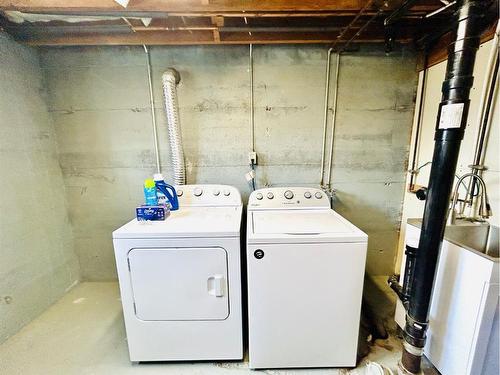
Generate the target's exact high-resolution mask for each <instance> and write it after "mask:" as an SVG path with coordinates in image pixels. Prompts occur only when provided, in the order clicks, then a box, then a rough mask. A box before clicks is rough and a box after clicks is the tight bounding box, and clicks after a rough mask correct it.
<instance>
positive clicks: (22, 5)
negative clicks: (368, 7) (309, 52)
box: [0, 0, 439, 14]
mask: <svg viewBox="0 0 500 375" xmlns="http://www.w3.org/2000/svg"><path fill="white" fill-rule="evenodd" d="M365 3H366V1H364V0H335V1H332V0H287V1H283V0H244V1H235V0H210V1H205V0H130V2H129V5H128V6H127V8H123V7H122V6H120V5H118V4H117V3H116V2H115V1H113V0H0V9H3V10H19V11H25V12H32V13H34V12H41V13H52V12H56V13H60V12H62V13H79V12H87V13H99V14H101V13H105V12H111V13H112V12H120V13H128V12H166V13H168V12H185V14H190V13H193V12H203V13H207V12H211V13H217V12H266V11H272V12H315V11H318V12H327V11H334V12H338V11H357V10H359V9H361V8H362V7H363V5H364V4H365ZM436 3H438V4H439V2H437V1H435V0H421V1H419V3H418V4H416V5H415V6H414V7H412V10H413V11H427V10H431V9H432V10H435V9H437V8H438V7H439V5H437V6H436Z"/></svg>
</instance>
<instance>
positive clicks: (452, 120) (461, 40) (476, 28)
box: [401, 0, 486, 374]
mask: <svg viewBox="0 0 500 375" xmlns="http://www.w3.org/2000/svg"><path fill="white" fill-rule="evenodd" d="M485 3H486V2H484V1H471V0H460V1H459V2H458V10H457V13H456V16H457V25H456V27H455V28H454V30H453V37H454V38H453V40H454V42H452V43H451V44H450V46H449V47H448V64H447V67H446V75H445V81H444V82H443V86H442V99H441V104H440V106H439V115H438V118H437V123H436V132H435V136H434V140H435V146H434V155H433V160H432V168H431V174H430V179H429V190H428V195H427V200H426V204H425V210H424V217H423V222H422V230H421V233H420V241H419V245H418V250H417V253H416V257H415V266H414V271H413V283H412V288H411V291H410V302H409V307H408V311H407V314H406V326H405V332H404V349H403V355H402V359H401V366H402V367H403V369H404V370H405V371H407V372H410V373H413V374H416V373H419V372H420V361H421V356H422V353H423V348H424V345H425V340H426V331H427V325H428V314H429V305H430V299H431V293H432V286H433V282H434V275H435V272H436V265H437V260H438V255H439V251H440V248H441V243H442V240H443V234H444V228H445V224H446V215H447V211H448V207H449V204H450V194H451V189H452V184H453V179H454V175H455V169H456V165H457V159H458V154H459V151H460V144H461V142H462V138H463V136H464V132H465V127H466V124H467V114H468V111H469V102H470V101H469V93H470V89H471V87H472V83H473V81H474V78H473V75H472V74H473V69H474V62H475V57H476V52H477V49H478V47H479V34H480V31H481V22H480V18H481V15H482V14H483V13H484V10H485V9H484V7H485V6H486V4H485Z"/></svg>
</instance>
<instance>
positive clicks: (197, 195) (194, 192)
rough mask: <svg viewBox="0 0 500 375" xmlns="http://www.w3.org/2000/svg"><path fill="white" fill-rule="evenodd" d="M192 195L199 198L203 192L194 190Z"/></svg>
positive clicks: (199, 189) (198, 189) (197, 189)
mask: <svg viewBox="0 0 500 375" xmlns="http://www.w3.org/2000/svg"><path fill="white" fill-rule="evenodd" d="M193 194H194V196H195V197H199V196H200V195H202V194H203V190H202V189H201V188H194V190H193Z"/></svg>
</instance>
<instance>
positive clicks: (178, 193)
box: [176, 190, 184, 197]
mask: <svg viewBox="0 0 500 375" xmlns="http://www.w3.org/2000/svg"><path fill="white" fill-rule="evenodd" d="M176 191H177V196H178V197H182V194H184V192H183V191H182V190H176Z"/></svg>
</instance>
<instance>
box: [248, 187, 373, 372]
mask: <svg viewBox="0 0 500 375" xmlns="http://www.w3.org/2000/svg"><path fill="white" fill-rule="evenodd" d="M367 241H368V236H367V235H366V234H365V233H363V232H362V231H361V230H359V229H358V228H356V227H355V226H354V225H352V224H351V223H350V222H348V221H347V220H346V219H344V218H343V217H342V216H340V215H339V214H338V213H336V212H335V211H333V210H332V209H331V208H330V203H329V198H328V197H327V196H326V195H325V193H324V192H322V191H321V190H319V189H314V188H299V187H293V188H267V189H260V190H256V191H254V192H253V193H252V194H251V195H250V198H249V203H248V217H247V272H248V325H249V361H250V363H249V365H250V367H251V368H285V367H352V366H355V365H356V352H357V344H358V332H359V324H360V313H361V297H362V291H363V276H364V271H365V261H366V251H367Z"/></svg>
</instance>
